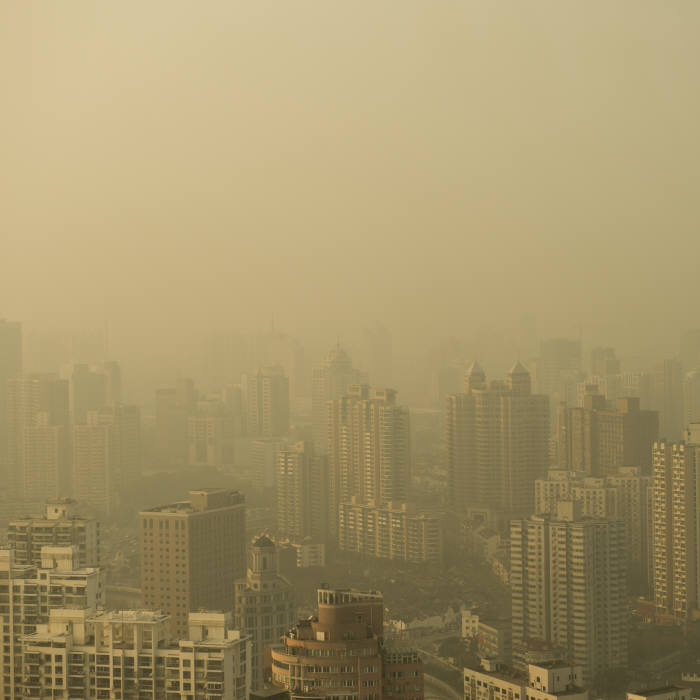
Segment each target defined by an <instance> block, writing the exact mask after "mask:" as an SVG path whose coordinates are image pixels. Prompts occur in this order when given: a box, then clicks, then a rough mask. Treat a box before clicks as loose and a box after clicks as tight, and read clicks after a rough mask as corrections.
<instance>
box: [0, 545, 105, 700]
mask: <svg viewBox="0 0 700 700" xmlns="http://www.w3.org/2000/svg"><path fill="white" fill-rule="evenodd" d="M103 602H104V575H103V573H102V572H101V571H100V570H99V569H96V568H81V567H80V565H79V556H78V552H77V550H76V548H74V547H71V546H68V547H52V546H44V547H42V548H41V554H40V563H39V565H38V566H37V565H34V564H31V565H22V564H19V563H17V561H16V559H15V551H14V550H13V549H0V625H2V630H3V644H2V645H1V646H0V682H1V683H2V685H1V686H0V688H1V689H2V693H0V696H1V697H2V698H3V699H4V700H13V699H14V698H23V697H24V698H26V697H28V696H36V697H43V696H42V695H41V693H40V692H36V686H35V684H33V683H32V686H31V690H29V688H28V686H27V685H26V684H27V681H28V680H31V681H33V680H34V679H35V678H36V676H37V675H38V674H40V673H42V672H43V673H46V669H47V667H48V669H49V671H48V675H51V673H52V671H53V666H54V664H55V666H57V667H58V666H60V667H61V668H60V670H61V671H62V672H65V670H66V669H67V664H66V663H62V661H65V660H66V659H65V648H64V649H63V650H62V651H59V652H58V658H59V659H60V660H54V655H53V653H52V652H53V648H54V647H53V645H49V647H48V649H44V651H43V653H44V656H43V657H40V658H39V659H37V660H35V659H34V658H32V657H27V656H25V655H24V654H23V653H22V641H23V640H24V639H26V638H27V637H28V636H31V635H33V634H36V632H37V630H38V629H39V627H40V625H42V624H45V623H47V622H48V620H49V616H50V615H51V614H52V613H53V612H55V611H59V612H63V610H64V609H66V608H68V609H71V611H72V612H75V613H84V612H92V613H94V612H95V610H97V608H98V607H99V606H101V605H102V604H103ZM55 648H56V649H58V648H59V646H58V645H56V647H55ZM47 654H48V658H47ZM39 662H41V663H42V664H43V666H42V667H40V666H39ZM85 677H87V674H85ZM64 692H65V691H64ZM51 697H56V696H55V695H51ZM58 697H66V698H68V697H70V698H73V697H76V695H74V694H73V693H71V694H70V695H65V696H58ZM80 697H82V696H80Z"/></svg>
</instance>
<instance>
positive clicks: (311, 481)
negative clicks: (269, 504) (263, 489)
mask: <svg viewBox="0 0 700 700" xmlns="http://www.w3.org/2000/svg"><path fill="white" fill-rule="evenodd" d="M275 471H276V474H275V480H276V491H277V532H278V534H279V535H280V536H281V537H287V538H289V539H290V540H291V541H292V542H296V543H301V542H302V541H303V540H304V539H306V538H307V537H309V538H311V540H312V541H314V542H325V541H326V539H327V536H328V528H327V526H328V467H327V459H326V457H325V456H323V455H317V454H315V452H314V448H313V444H312V443H310V442H298V443H296V444H295V445H292V446H291V447H289V448H288V449H286V450H280V451H279V452H278V453H277V455H276V458H275Z"/></svg>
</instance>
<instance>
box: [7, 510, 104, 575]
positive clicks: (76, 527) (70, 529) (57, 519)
mask: <svg viewBox="0 0 700 700" xmlns="http://www.w3.org/2000/svg"><path fill="white" fill-rule="evenodd" d="M76 506H77V504H76V502H75V501H73V500H71V499H59V500H50V501H48V502H47V503H46V504H45V506H44V513H43V515H35V516H32V517H30V518H19V519H17V520H12V521H11V522H10V523H9V525H8V527H7V543H8V545H9V546H10V547H11V548H12V549H13V550H14V561H15V564H17V565H18V566H41V549H42V547H74V548H75V551H76V553H77V557H78V566H79V567H81V568H85V567H96V566H99V564H100V524H99V522H98V521H97V520H95V518H90V517H83V516H81V515H79V514H78V510H77V507H76Z"/></svg>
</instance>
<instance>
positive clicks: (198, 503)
mask: <svg viewBox="0 0 700 700" xmlns="http://www.w3.org/2000/svg"><path fill="white" fill-rule="evenodd" d="M189 497H190V498H189V501H179V502H177V503H171V504H169V505H165V506H159V507H156V508H151V509H149V510H146V511H143V512H142V513H141V514H140V520H141V533H140V540H141V596H142V600H143V607H144V608H147V609H149V610H162V611H163V612H166V613H167V614H168V615H170V624H171V627H172V630H173V632H174V633H175V634H177V635H179V636H184V635H185V634H186V633H187V616H188V614H189V613H190V612H191V611H194V610H198V609H200V608H206V609H209V610H223V611H232V610H233V609H234V581H235V580H236V579H237V578H240V577H242V576H244V575H245V570H246V558H245V553H246V533H245V501H244V497H243V495H242V494H240V493H238V492H237V491H231V490H229V489H201V490H199V491H190V494H189Z"/></svg>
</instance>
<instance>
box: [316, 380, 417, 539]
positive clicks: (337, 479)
mask: <svg viewBox="0 0 700 700" xmlns="http://www.w3.org/2000/svg"><path fill="white" fill-rule="evenodd" d="M328 421H329V422H328V503H329V511H328V528H329V531H330V532H332V533H333V535H336V534H337V529H338V522H337V514H338V508H339V506H340V504H341V503H348V502H350V500H351V499H352V498H353V496H354V497H357V498H358V499H360V501H361V502H364V503H367V502H369V501H374V502H375V503H377V504H379V505H384V504H386V503H389V502H390V501H393V502H397V503H403V502H405V501H406V499H407V497H408V488H409V485H410V480H411V472H410V435H409V413H408V409H407V408H406V407H404V406H399V405H398V404H397V403H396V392H395V391H393V390H392V389H378V390H375V391H373V392H372V391H371V390H370V388H369V386H367V385H353V386H352V387H350V388H349V390H348V392H347V393H346V394H345V395H344V396H343V397H341V398H339V399H337V400H335V401H331V402H330V403H329V414H328Z"/></svg>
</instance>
